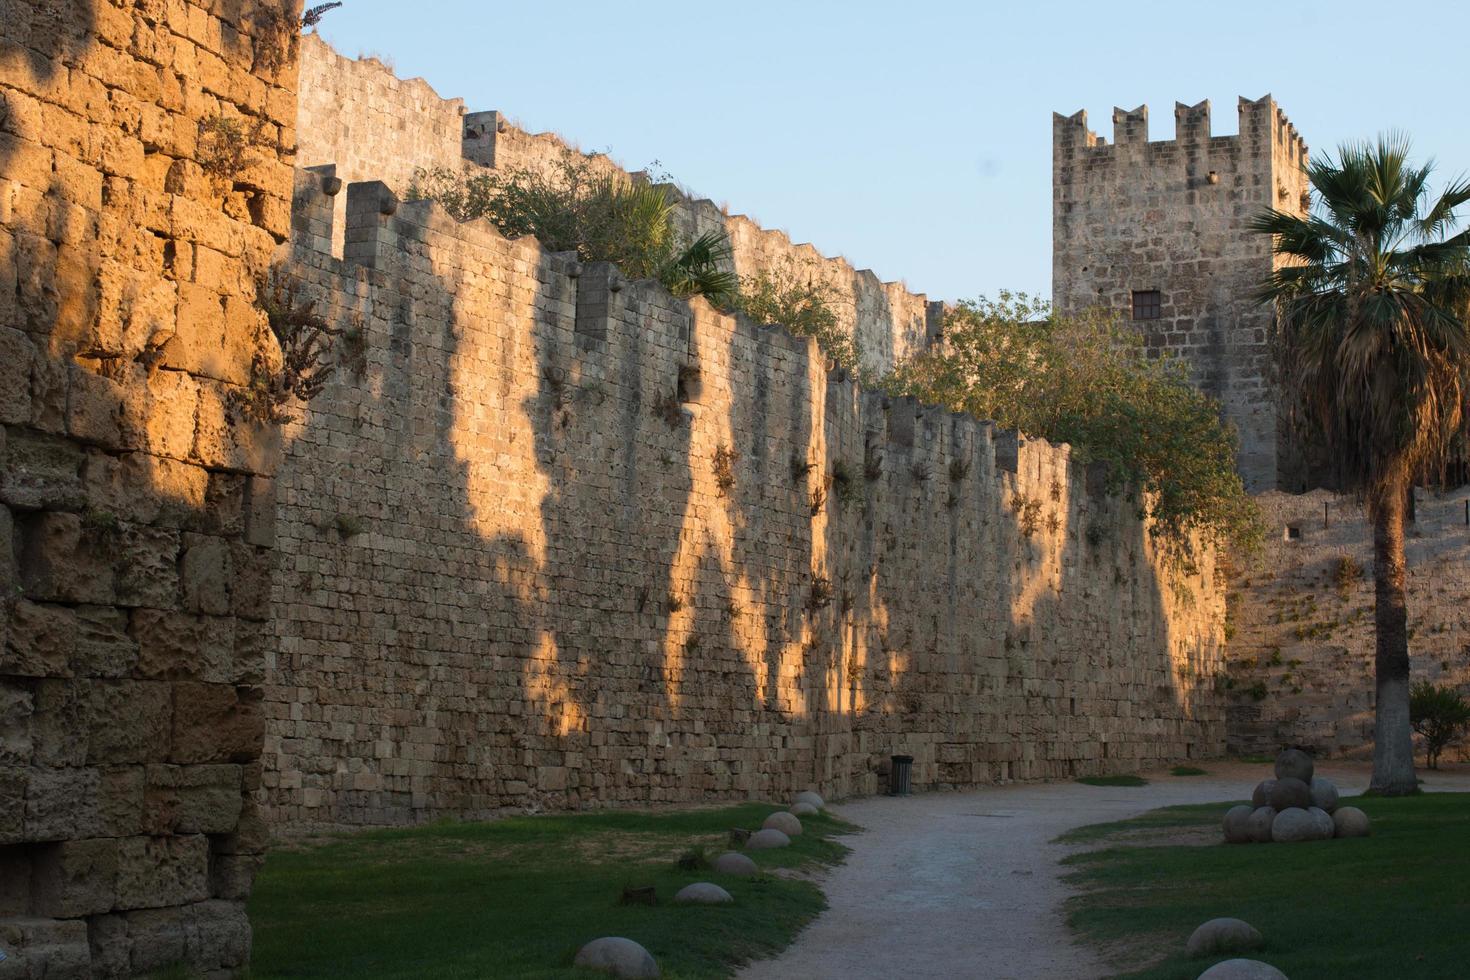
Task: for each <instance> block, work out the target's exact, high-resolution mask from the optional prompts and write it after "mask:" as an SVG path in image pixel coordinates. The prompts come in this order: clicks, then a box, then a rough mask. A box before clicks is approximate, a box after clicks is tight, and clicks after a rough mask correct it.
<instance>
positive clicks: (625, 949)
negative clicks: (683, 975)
mask: <svg viewBox="0 0 1470 980" xmlns="http://www.w3.org/2000/svg"><path fill="white" fill-rule="evenodd" d="M572 963H573V965H574V966H580V967H582V968H584V969H587V970H601V971H602V972H603V973H611V974H612V975H613V976H615V977H622V978H631V980H645V978H651V977H657V976H658V975H659V971H658V963H657V962H656V961H655V960H654V958H653V954H652V953H650V952H649V951H648V950H646V949H644V948H643V947H642V946H640V945H638V944H637V943H635V942H634V941H633V940H631V939H624V938H623V937H621V936H604V937H602V938H601V939H594V940H592V942H590V943H588V944H587V945H586V946H583V947H582V948H581V949H579V950H577V958H576V959H575V960H573V961H572Z"/></svg>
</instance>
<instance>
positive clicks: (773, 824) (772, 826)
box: [761, 810, 801, 837]
mask: <svg viewBox="0 0 1470 980" xmlns="http://www.w3.org/2000/svg"><path fill="white" fill-rule="evenodd" d="M761 829H762V830H779V831H781V833H783V834H785V835H786V836H787V837H796V836H798V835H800V834H801V821H800V820H799V819H798V818H797V816H796V814H794V813H787V812H786V811H785V810H777V811H776V812H775V813H773V814H771V815H770V816H769V817H766V819H765V822H764V823H762V824H761Z"/></svg>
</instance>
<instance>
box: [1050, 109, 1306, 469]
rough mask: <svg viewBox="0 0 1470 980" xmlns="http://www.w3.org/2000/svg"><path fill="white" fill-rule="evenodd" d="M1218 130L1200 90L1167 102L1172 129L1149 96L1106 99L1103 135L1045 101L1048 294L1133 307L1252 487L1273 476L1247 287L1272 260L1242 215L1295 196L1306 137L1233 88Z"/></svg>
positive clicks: (1269, 408) (1262, 323) (1266, 403)
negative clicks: (1219, 410)
mask: <svg viewBox="0 0 1470 980" xmlns="http://www.w3.org/2000/svg"><path fill="white" fill-rule="evenodd" d="M1236 111H1237V114H1238V115H1239V128H1238V129H1237V131H1236V132H1235V133H1230V134H1224V135H1216V134H1215V133H1214V132H1213V129H1212V119H1211V111H1210V102H1209V100H1208V99H1205V100H1202V101H1200V102H1197V103H1195V104H1193V105H1189V104H1186V103H1183V102H1175V103H1174V138H1173V139H1168V140H1150V139H1149V130H1148V106H1147V105H1141V106H1139V107H1137V108H1136V109H1122V108H1115V109H1114V110H1113V143H1111V144H1110V143H1108V141H1107V140H1105V139H1103V138H1101V137H1099V136H1097V135H1096V134H1095V133H1093V132H1092V131H1091V130H1090V129H1088V128H1087V113H1085V112H1076V113H1073V114H1072V115H1070V116H1063V115H1061V114H1060V113H1053V114H1052V133H1053V136H1052V142H1053V157H1052V208H1053V210H1052V241H1053V254H1052V290H1053V292H1052V300H1053V304H1054V305H1055V306H1056V308H1057V309H1059V310H1061V311H1063V312H1077V311H1080V310H1084V309H1089V308H1096V307H1102V308H1104V309H1107V310H1110V311H1113V312H1115V313H1117V314H1118V315H1120V316H1122V317H1124V318H1129V319H1133V320H1134V321H1135V322H1136V323H1137V325H1138V329H1139V330H1140V331H1141V332H1142V333H1143V334H1144V337H1145V340H1146V342H1147V343H1148V344H1149V346H1150V347H1151V348H1153V349H1154V350H1157V351H1169V352H1172V353H1174V354H1176V355H1178V356H1179V357H1181V358H1182V359H1183V360H1185V361H1186V362H1187V363H1188V364H1189V365H1190V368H1191V374H1192V376H1193V378H1194V381H1195V383H1196V384H1197V385H1199V386H1200V387H1201V388H1202V389H1203V390H1205V391H1206V392H1207V393H1209V394H1210V395H1212V396H1214V397H1215V398H1218V399H1219V400H1220V401H1221V403H1222V405H1223V406H1224V410H1225V414H1226V415H1227V417H1229V418H1230V420H1231V421H1232V422H1233V423H1234V424H1235V426H1236V428H1237V429H1238V430H1239V432H1240V435H1241V456H1240V466H1241V473H1242V476H1243V477H1244V478H1245V480H1246V484H1247V486H1248V487H1251V488H1253V489H1254V488H1264V487H1272V486H1275V485H1276V479H1277V471H1276V447H1275V443H1276V436H1277V433H1276V419H1275V414H1274V408H1273V404H1274V402H1273V397H1272V394H1271V392H1270V391H1269V390H1268V381H1267V377H1268V370H1267V362H1268V360H1269V353H1268V352H1267V350H1266V348H1265V336H1266V330H1267V328H1268V327H1269V322H1268V317H1267V316H1266V314H1265V313H1264V312H1263V310H1262V308H1261V307H1260V306H1259V304H1256V303H1255V302H1254V301H1253V300H1252V299H1251V297H1253V296H1254V295H1255V293H1256V290H1257V288H1258V287H1259V285H1260V283H1261V281H1262V280H1263V279H1264V278H1265V277H1266V276H1267V275H1269V273H1270V271H1271V269H1272V267H1273V258H1272V255H1271V249H1270V242H1269V241H1268V240H1267V239H1266V238H1265V237H1264V236H1262V235H1258V234H1256V233H1254V232H1253V231H1252V230H1251V229H1250V227H1249V222H1250V219H1251V217H1253V216H1254V215H1256V214H1258V213H1260V212H1261V211H1262V210H1264V209H1266V208H1278V209H1281V210H1287V211H1301V210H1303V209H1304V207H1305V205H1304V203H1303V202H1304V199H1305V195H1306V193H1307V181H1306V176H1305V173H1304V166H1305V164H1306V162H1307V158H1308V154H1307V144H1306V142H1305V141H1304V140H1303V139H1302V138H1301V136H1300V135H1299V134H1298V133H1297V130H1296V127H1295V126H1293V125H1292V124H1291V121H1290V120H1289V119H1287V118H1286V114H1285V113H1283V112H1282V111H1281V107H1280V106H1278V105H1277V104H1276V100H1275V99H1273V98H1272V97H1271V96H1270V95H1264V96H1262V97H1260V98H1258V99H1247V98H1240V99H1238V100H1237V103H1236Z"/></svg>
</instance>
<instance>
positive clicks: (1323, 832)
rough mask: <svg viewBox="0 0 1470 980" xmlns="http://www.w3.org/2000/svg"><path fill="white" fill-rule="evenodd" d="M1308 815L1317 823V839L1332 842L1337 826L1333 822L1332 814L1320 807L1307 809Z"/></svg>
mask: <svg viewBox="0 0 1470 980" xmlns="http://www.w3.org/2000/svg"><path fill="white" fill-rule="evenodd" d="M1307 814H1308V816H1310V817H1311V818H1312V819H1313V820H1315V821H1316V822H1317V839H1318V840H1331V839H1332V834H1333V832H1334V829H1335V825H1334V824H1333V822H1332V814H1330V813H1328V812H1327V811H1326V810H1324V809H1322V808H1321V807H1320V806H1313V807H1308V808H1307Z"/></svg>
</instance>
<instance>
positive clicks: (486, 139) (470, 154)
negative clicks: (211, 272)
mask: <svg viewBox="0 0 1470 980" xmlns="http://www.w3.org/2000/svg"><path fill="white" fill-rule="evenodd" d="M301 79H302V83H301V118H302V125H301V151H300V155H299V159H298V162H299V163H300V165H301V166H304V167H310V166H316V165H327V164H330V165H332V166H335V167H336V168H337V176H338V178H340V179H342V180H344V181H348V182H351V181H357V180H381V181H384V182H385V183H387V184H389V185H390V186H393V187H395V188H397V189H398V190H399V191H400V192H403V191H405V190H406V189H407V188H408V186H409V183H410V181H411V180H412V178H413V175H414V171H415V170H417V169H418V168H420V167H422V168H425V169H434V168H446V169H450V170H456V169H459V168H462V167H463V168H469V169H472V170H478V169H479V168H481V167H489V168H493V169H494V170H497V171H500V172H506V171H513V170H530V171H535V172H541V173H549V172H551V171H552V170H554V169H555V168H556V167H558V166H559V165H560V164H561V163H562V161H564V160H567V159H571V160H577V161H583V162H585V163H586V164H587V165H588V166H589V167H591V168H592V170H593V172H594V173H597V174H602V175H618V176H622V177H627V176H629V174H628V173H627V171H625V170H624V169H623V168H622V167H621V166H620V165H619V164H618V163H616V162H615V161H614V160H612V159H611V158H610V157H608V156H606V155H604V154H582V153H581V152H580V151H578V150H576V149H575V148H574V147H572V146H570V145H568V143H567V142H566V141H565V140H563V139H562V138H561V137H559V136H556V135H554V134H551V133H528V132H526V131H525V130H523V129H521V128H520V127H518V126H517V125H515V124H514V123H513V122H512V121H510V120H509V119H508V118H507V117H506V115H505V114H504V113H502V112H498V111H489V112H470V113H466V111H465V106H464V103H463V102H462V101H461V100H459V99H442V98H440V97H439V96H438V95H437V94H435V92H434V90H433V89H432V88H430V87H429V85H428V84H427V83H426V82H424V80H423V79H418V78H415V79H407V80H405V79H399V78H396V77H395V76H394V75H393V73H392V71H391V70H390V69H389V68H388V67H387V66H385V65H383V64H382V63H381V62H379V61H377V60H376V59H373V58H362V59H351V58H345V57H343V56H342V55H340V54H338V53H337V52H336V51H334V50H333V49H332V48H331V47H330V46H329V45H328V44H327V43H326V42H324V41H321V40H319V39H318V38H316V37H314V36H308V37H307V38H305V39H303V44H302V57H301ZM666 190H667V192H668V195H669V198H670V200H672V201H673V202H674V204H675V209H674V214H675V224H676V226H677V227H678V228H679V230H680V232H681V233H683V234H684V235H685V236H687V237H688V238H690V239H692V238H695V237H697V236H699V235H702V234H705V233H706V232H711V231H723V232H725V233H726V234H727V235H728V236H729V238H730V244H731V248H732V251H733V253H734V254H733V260H732V262H733V268H734V271H736V272H737V273H738V274H740V275H742V276H748V275H755V274H757V273H760V272H768V273H782V272H794V273H795V274H796V275H798V276H799V277H800V278H801V279H803V280H806V279H813V280H815V281H817V282H819V283H823V284H825V285H826V287H827V288H828V290H829V291H830V293H831V295H832V297H833V304H834V307H835V312H836V313H837V315H838V317H839V321H840V324H841V325H842V326H843V327H845V328H847V329H850V330H852V331H853V334H854V336H855V337H856V338H857V339H858V342H859V345H860V346H861V348H862V350H863V365H864V367H866V368H867V369H869V370H871V371H874V372H879V373H881V372H883V371H886V370H888V369H889V368H891V367H892V366H893V365H894V363H895V362H896V361H897V360H899V359H902V358H904V357H906V356H908V355H910V354H913V353H915V352H917V351H921V350H923V349H924V348H925V347H926V346H927V345H928V343H929V342H930V341H931V340H932V339H933V337H935V336H936V335H937V333H938V330H939V326H940V322H941V319H942V315H943V310H942V306H941V304H939V303H934V302H930V301H929V300H928V299H927V297H925V296H924V295H923V294H921V293H914V292H912V291H910V290H909V289H908V287H907V286H906V285H905V284H904V283H902V282H884V281H882V280H881V279H879V278H878V276H877V275H876V274H875V273H874V272H873V271H872V270H871V269H856V268H854V267H853V266H852V264H851V263H849V262H848V261H847V260H846V259H843V258H841V257H835V258H832V257H828V256H825V255H823V254H822V253H821V252H819V251H818V250H817V249H816V248H814V247H813V246H811V245H809V244H803V243H795V242H792V240H791V238H790V237H789V236H788V235H787V234H786V233H785V232H783V231H776V230H768V229H765V228H762V227H761V226H760V225H759V224H757V223H756V222H755V221H753V220H751V219H750V218H748V217H746V216H744V215H739V214H733V215H732V214H729V213H728V212H727V211H725V210H723V209H722V208H720V207H719V206H717V205H716V204H715V203H714V202H713V201H710V200H708V199H703V198H695V197H692V196H690V195H688V194H686V193H685V192H684V191H683V190H681V189H680V188H678V187H675V186H673V185H666ZM342 207H343V203H342V201H341V200H339V201H338V203H337V213H336V216H335V217H336V225H335V227H336V229H337V232H336V233H337V238H336V239H335V246H336V254H338V255H341V252H342V240H341V233H342V228H343V227H344V225H343V218H344V215H343V213H342Z"/></svg>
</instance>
